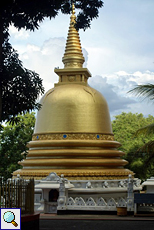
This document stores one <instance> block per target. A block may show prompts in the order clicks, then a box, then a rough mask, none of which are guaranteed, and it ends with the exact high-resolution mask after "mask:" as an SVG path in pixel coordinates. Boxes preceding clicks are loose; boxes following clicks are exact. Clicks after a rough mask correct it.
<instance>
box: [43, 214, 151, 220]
mask: <svg viewBox="0 0 154 230" xmlns="http://www.w3.org/2000/svg"><path fill="white" fill-rule="evenodd" d="M40 220H127V221H128V220H132V221H133V220H137V221H139V220H142V221H143V220H145V221H146V220H147V221H154V215H151V216H150V215H149V214H148V215H138V216H133V215H127V216H117V215H104V214H103V215H87V214H84V215H79V214H73V215H69V214H68V215H57V214H44V213H43V214H40Z"/></svg>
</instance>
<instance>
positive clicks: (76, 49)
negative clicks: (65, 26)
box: [62, 4, 85, 68]
mask: <svg viewBox="0 0 154 230" xmlns="http://www.w3.org/2000/svg"><path fill="white" fill-rule="evenodd" d="M75 21H76V16H75V6H74V4H72V15H71V17H70V26H69V31H68V36H67V41H66V47H65V53H64V56H63V58H62V61H63V63H64V68H82V65H83V63H84V61H85V60H84V57H83V53H82V48H81V43H80V37H79V33H78V31H77V30H76V29H75V27H74V24H75Z"/></svg>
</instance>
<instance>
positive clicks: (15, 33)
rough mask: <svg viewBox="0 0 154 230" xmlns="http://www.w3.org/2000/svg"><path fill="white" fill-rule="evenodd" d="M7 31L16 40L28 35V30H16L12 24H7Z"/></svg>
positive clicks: (23, 38)
mask: <svg viewBox="0 0 154 230" xmlns="http://www.w3.org/2000/svg"><path fill="white" fill-rule="evenodd" d="M9 33H10V35H11V36H13V37H14V38H15V39H17V40H26V39H27V38H28V37H29V36H30V35H29V31H27V30H25V29H20V30H18V29H17V28H16V27H14V26H13V25H11V26H9Z"/></svg>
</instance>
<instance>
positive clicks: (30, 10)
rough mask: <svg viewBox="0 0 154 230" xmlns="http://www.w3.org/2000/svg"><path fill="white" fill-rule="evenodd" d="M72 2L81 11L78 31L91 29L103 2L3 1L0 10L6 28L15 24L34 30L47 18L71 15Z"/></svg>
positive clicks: (81, 0)
mask: <svg viewBox="0 0 154 230" xmlns="http://www.w3.org/2000/svg"><path fill="white" fill-rule="evenodd" d="M72 2H74V4H75V7H76V8H77V9H78V10H79V13H78V15H77V28H78V29H79V28H83V29H86V28H87V27H89V26H90V22H91V20H92V19H93V18H97V17H98V13H99V11H98V9H99V8H100V7H102V6H103V1H101V0H74V1H70V0H56V1H55V0H43V1H40V0H5V1H1V3H0V9H1V15H2V18H3V20H4V22H3V23H4V24H5V26H6V27H8V26H9V25H10V24H14V26H15V27H17V28H18V29H21V28H25V29H29V30H34V29H35V28H36V29H37V28H38V27H39V23H40V22H42V21H43V20H44V18H46V17H49V18H50V19H51V18H54V17H56V16H57V15H58V13H59V11H61V12H62V13H64V14H68V13H70V12H71V9H72Z"/></svg>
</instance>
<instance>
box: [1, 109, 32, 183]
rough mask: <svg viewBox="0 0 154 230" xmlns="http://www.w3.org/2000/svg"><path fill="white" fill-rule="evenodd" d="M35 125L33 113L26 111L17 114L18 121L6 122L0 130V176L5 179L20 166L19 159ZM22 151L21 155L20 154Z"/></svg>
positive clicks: (24, 152)
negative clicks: (23, 113) (22, 113)
mask: <svg viewBox="0 0 154 230" xmlns="http://www.w3.org/2000/svg"><path fill="white" fill-rule="evenodd" d="M34 125H35V114H34V112H32V113H26V114H25V115H18V123H17V124H16V125H12V124H10V123H7V124H6V126H4V127H3V130H2V131H1V132H0V159H1V161H0V176H3V177H4V178H5V179H7V178H10V177H11V173H12V172H13V171H15V170H17V169H19V168H20V167H21V166H19V165H18V161H21V160H22V159H23V157H24V155H26V151H27V149H28V148H27V147H26V144H27V142H29V141H30V140H31V139H32V134H33V129H34ZM21 153H22V155H21Z"/></svg>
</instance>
